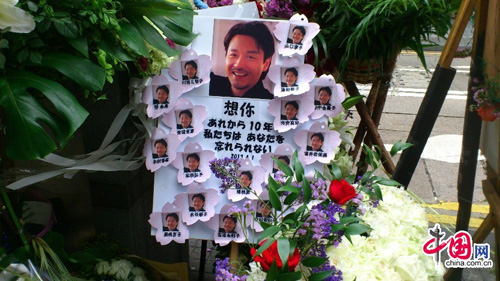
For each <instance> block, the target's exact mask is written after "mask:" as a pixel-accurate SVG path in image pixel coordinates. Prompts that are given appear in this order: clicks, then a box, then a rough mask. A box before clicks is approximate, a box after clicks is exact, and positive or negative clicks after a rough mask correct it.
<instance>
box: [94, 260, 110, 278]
mask: <svg viewBox="0 0 500 281" xmlns="http://www.w3.org/2000/svg"><path fill="white" fill-rule="evenodd" d="M110 268H111V267H110V265H109V262H107V261H102V262H100V263H98V264H96V266H95V270H96V271H97V274H99V275H106V274H108V272H109V270H110Z"/></svg>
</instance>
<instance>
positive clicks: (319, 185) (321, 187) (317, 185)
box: [311, 178, 328, 201]
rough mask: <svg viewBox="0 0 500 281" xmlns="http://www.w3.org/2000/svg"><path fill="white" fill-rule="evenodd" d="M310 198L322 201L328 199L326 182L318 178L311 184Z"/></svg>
mask: <svg viewBox="0 0 500 281" xmlns="http://www.w3.org/2000/svg"><path fill="white" fill-rule="evenodd" d="M311 190H312V198H313V199H315V200H321V201H324V200H326V199H328V195H327V194H328V187H327V185H326V182H325V181H324V180H323V179H321V178H319V179H318V180H317V181H315V182H314V183H312V184H311Z"/></svg>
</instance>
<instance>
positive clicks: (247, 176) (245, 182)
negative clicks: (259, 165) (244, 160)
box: [239, 171, 253, 188]
mask: <svg viewBox="0 0 500 281" xmlns="http://www.w3.org/2000/svg"><path fill="white" fill-rule="evenodd" d="M239 175H240V181H241V187H240V188H251V187H250V186H251V185H252V180H253V174H252V172H251V171H241V172H239Z"/></svg>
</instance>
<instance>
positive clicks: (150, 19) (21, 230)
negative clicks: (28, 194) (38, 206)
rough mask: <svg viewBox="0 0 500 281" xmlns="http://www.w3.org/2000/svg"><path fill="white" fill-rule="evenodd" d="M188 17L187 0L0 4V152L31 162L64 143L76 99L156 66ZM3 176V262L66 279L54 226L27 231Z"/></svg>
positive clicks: (76, 119) (187, 31) (80, 113)
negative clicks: (43, 232) (44, 232)
mask: <svg viewBox="0 0 500 281" xmlns="http://www.w3.org/2000/svg"><path fill="white" fill-rule="evenodd" d="M193 15H194V12H193V11H192V7H191V5H190V3H189V2H188V1H187V0H181V1H168V0H138V1H136V0H123V1H116V0H95V1H86V0H77V1H66V0H63V1H35V2H33V1H28V0H20V1H19V2H18V1H4V2H3V3H0V107H1V111H0V114H1V115H0V127H1V128H2V129H3V130H2V132H4V133H5V135H4V136H2V137H3V138H5V140H6V146H3V147H2V149H3V151H2V156H3V155H5V154H6V155H7V156H8V158H10V159H14V160H34V159H40V158H43V157H45V156H47V155H48V154H49V153H51V152H53V151H55V150H57V149H61V148H62V147H64V145H65V144H66V143H67V142H68V141H69V140H70V139H71V137H72V135H73V134H74V132H75V131H76V130H77V129H78V128H79V127H80V126H81V125H82V124H83V122H84V120H85V119H86V118H87V117H88V115H89V113H88V112H87V110H86V109H84V108H83V107H82V106H81V105H80V104H79V102H78V101H77V98H80V99H82V98H83V97H86V98H88V99H93V100H94V101H98V100H100V99H103V98H105V97H106V93H104V92H102V90H103V88H104V86H105V85H106V84H108V85H109V84H112V83H113V82H116V81H115V78H116V74H118V72H122V73H123V72H125V71H126V72H128V73H127V74H128V76H147V75H154V74H157V73H159V70H160V68H161V67H159V66H158V65H156V64H157V63H158V62H160V60H161V62H162V63H163V62H168V58H169V57H173V56H175V55H177V54H179V53H180V52H179V51H178V50H175V49H174V48H172V44H173V43H176V44H180V45H188V44H189V43H190V42H191V41H192V39H193V38H194V37H195V36H196V35H195V34H193V33H192V32H191V30H192V18H193ZM165 37H167V38H168V40H165ZM155 63H156V64H155ZM163 67H166V66H163ZM120 94H121V93H120ZM126 95H127V98H128V93H126ZM2 143H5V142H2ZM5 159H6V158H4V159H2V160H4V163H5ZM5 181H6V179H5V177H3V178H2V181H1V182H0V195H1V199H0V206H1V207H2V208H4V209H5V210H7V211H6V212H4V213H3V214H2V217H1V219H2V222H1V225H2V226H4V227H3V228H2V230H3V231H4V232H2V234H7V236H9V237H8V239H7V240H8V242H9V243H3V242H4V241H3V242H2V244H1V245H0V252H1V253H2V258H1V259H0V268H2V270H3V269H5V268H8V267H9V265H10V264H13V263H25V265H26V266H27V267H30V268H31V269H33V270H34V271H37V270H39V272H40V273H41V274H43V275H46V276H48V277H49V278H50V279H51V280H70V279H69V277H68V275H69V272H68V271H67V270H66V268H65V267H64V265H63V263H62V262H61V261H60V259H64V256H61V255H60V254H59V252H56V251H55V250H52V248H53V246H54V245H55V246H60V244H58V243H55V244H54V243H52V242H53V240H54V239H52V238H53V237H54V235H52V234H48V235H46V236H45V237H35V235H34V234H33V233H32V232H30V231H29V230H28V229H27V227H26V225H25V222H24V221H23V220H20V219H19V217H21V200H17V199H18V198H17V197H18V194H17V192H9V193H7V190H6V188H5V185H6V184H8V182H7V183H6V182H5ZM49 233H51V232H49ZM51 240H52V242H51ZM59 240H60V239H59ZM7 244H8V246H9V247H7ZM0 279H1V278H0Z"/></svg>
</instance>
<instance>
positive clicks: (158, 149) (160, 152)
mask: <svg viewBox="0 0 500 281" xmlns="http://www.w3.org/2000/svg"><path fill="white" fill-rule="evenodd" d="M155 149H156V154H158V157H163V156H165V154H167V148H166V147H165V146H164V145H163V143H160V142H158V143H156V144H155Z"/></svg>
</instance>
